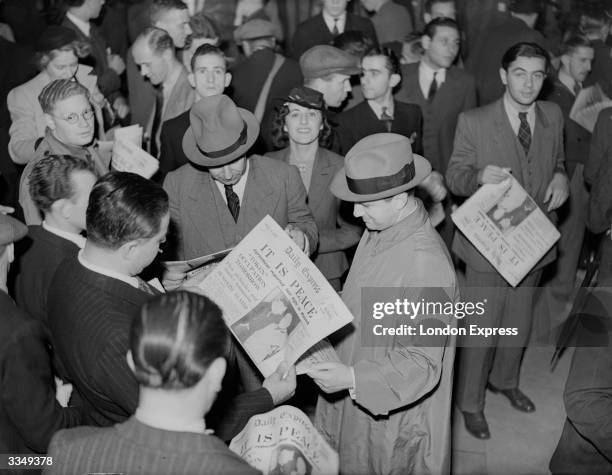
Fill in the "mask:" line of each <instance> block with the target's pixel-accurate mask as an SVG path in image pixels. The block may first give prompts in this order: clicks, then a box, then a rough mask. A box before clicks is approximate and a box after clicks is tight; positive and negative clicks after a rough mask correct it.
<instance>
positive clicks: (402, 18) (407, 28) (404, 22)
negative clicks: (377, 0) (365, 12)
mask: <svg viewBox="0 0 612 475" xmlns="http://www.w3.org/2000/svg"><path fill="white" fill-rule="evenodd" d="M372 23H373V24H374V29H375V30H376V36H377V38H378V42H379V43H380V44H381V45H383V44H385V43H390V42H392V41H400V42H401V41H404V40H405V39H406V38H407V37H408V35H409V34H410V32H412V18H411V17H410V12H409V11H408V9H407V8H406V7H404V6H403V5H399V4H397V3H395V2H394V1H393V0H389V1H388V2H387V3H383V5H382V6H381V7H380V9H379V10H378V11H377V12H376V13H375V14H374V15H373V16H372ZM345 31H346V30H345Z"/></svg>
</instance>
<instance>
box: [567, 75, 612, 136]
mask: <svg viewBox="0 0 612 475" xmlns="http://www.w3.org/2000/svg"><path fill="white" fill-rule="evenodd" d="M610 106H612V100H610V98H609V97H608V96H606V95H605V94H604V92H603V90H602V89H601V86H600V85H599V84H596V85H594V86H590V87H585V88H584V89H582V90H581V91H580V92H579V93H578V96H577V97H576V100H575V101H574V105H573V106H572V110H571V111H570V114H569V116H570V119H572V120H573V121H574V122H577V123H578V124H580V125H581V126H582V127H584V128H585V129H587V130H588V131H589V132H591V133H592V132H593V129H594V128H595V123H596V122H597V116H598V115H599V112H601V110H602V109H605V108H606V107H610Z"/></svg>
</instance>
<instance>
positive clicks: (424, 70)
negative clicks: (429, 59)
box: [419, 61, 446, 84]
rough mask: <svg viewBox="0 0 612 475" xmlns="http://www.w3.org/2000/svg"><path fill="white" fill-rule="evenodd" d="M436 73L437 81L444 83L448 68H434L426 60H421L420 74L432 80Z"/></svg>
mask: <svg viewBox="0 0 612 475" xmlns="http://www.w3.org/2000/svg"><path fill="white" fill-rule="evenodd" d="M434 73H437V74H436V82H437V83H438V84H442V83H443V82H444V81H445V80H446V68H440V69H434V68H432V67H431V66H430V65H429V64H427V63H426V62H425V61H420V62H419V75H423V76H425V78H427V79H428V80H429V82H431V80H432V79H433V75H434Z"/></svg>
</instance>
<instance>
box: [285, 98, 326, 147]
mask: <svg viewBox="0 0 612 475" xmlns="http://www.w3.org/2000/svg"><path fill="white" fill-rule="evenodd" d="M287 107H288V108H289V113H288V114H287V116H286V117H285V127H284V130H285V132H287V133H288V134H289V140H291V141H292V142H295V143H298V144H300V145H307V144H310V143H312V142H314V141H315V140H317V139H318V138H319V132H320V131H321V129H322V128H323V115H322V113H321V111H320V110H317V109H309V108H307V107H304V106H300V105H298V104H292V103H289V104H288V106H287Z"/></svg>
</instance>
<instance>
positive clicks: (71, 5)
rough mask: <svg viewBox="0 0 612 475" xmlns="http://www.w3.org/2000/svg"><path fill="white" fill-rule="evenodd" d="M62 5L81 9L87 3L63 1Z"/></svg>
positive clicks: (73, 0)
mask: <svg viewBox="0 0 612 475" xmlns="http://www.w3.org/2000/svg"><path fill="white" fill-rule="evenodd" d="M62 3H63V4H64V6H65V7H68V8H70V7H80V6H81V5H83V4H84V3H85V0H63V1H62Z"/></svg>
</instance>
